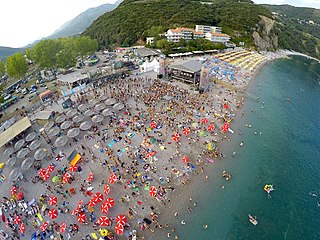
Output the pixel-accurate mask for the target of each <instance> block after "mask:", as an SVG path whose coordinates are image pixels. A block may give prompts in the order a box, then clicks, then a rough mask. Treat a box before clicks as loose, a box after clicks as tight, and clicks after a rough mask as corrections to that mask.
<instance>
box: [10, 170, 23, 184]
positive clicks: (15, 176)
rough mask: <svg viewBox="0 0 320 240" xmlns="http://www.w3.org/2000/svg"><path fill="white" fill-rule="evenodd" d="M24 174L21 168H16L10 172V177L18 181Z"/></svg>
mask: <svg viewBox="0 0 320 240" xmlns="http://www.w3.org/2000/svg"><path fill="white" fill-rule="evenodd" d="M21 175H22V173H21V170H20V168H14V169H12V170H11V172H10V173H9V179H10V180H11V181H17V180H18V178H19V177H20V176H21Z"/></svg>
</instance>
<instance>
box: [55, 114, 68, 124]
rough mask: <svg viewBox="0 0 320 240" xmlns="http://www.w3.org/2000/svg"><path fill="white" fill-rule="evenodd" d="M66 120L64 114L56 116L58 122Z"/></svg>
mask: <svg viewBox="0 0 320 240" xmlns="http://www.w3.org/2000/svg"><path fill="white" fill-rule="evenodd" d="M65 120H66V117H65V116H64V115H60V116H59V117H57V118H56V123H63V122H64V121H65Z"/></svg>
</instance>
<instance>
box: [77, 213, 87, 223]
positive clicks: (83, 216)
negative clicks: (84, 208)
mask: <svg viewBox="0 0 320 240" xmlns="http://www.w3.org/2000/svg"><path fill="white" fill-rule="evenodd" d="M86 219H87V217H86V214H85V213H84V212H81V213H79V214H78V222H79V223H84V222H85V221H86Z"/></svg>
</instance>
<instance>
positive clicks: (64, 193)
mask: <svg viewBox="0 0 320 240" xmlns="http://www.w3.org/2000/svg"><path fill="white" fill-rule="evenodd" d="M285 56H286V55H285V54H278V55H277V54H274V53H265V54H264V55H263V57H265V59H262V57H261V56H258V57H256V59H257V60H254V61H256V62H257V64H256V65H255V63H254V62H248V63H247V65H246V64H245V63H244V66H247V68H245V67H239V66H237V65H230V64H229V63H223V64H225V66H226V67H225V68H223V69H218V70H215V72H214V73H213V74H215V77H216V78H217V79H219V80H220V81H222V82H224V83H225V85H223V84H221V85H220V84H214V83H213V82H212V83H211V86H210V90H209V91H207V92H205V93H203V94H199V93H198V92H195V91H194V90H193V87H192V86H189V85H186V84H183V83H180V82H170V81H167V80H159V79H155V78H154V77H151V76H148V75H135V76H129V77H126V78H121V79H120V78H119V79H118V80H117V81H114V82H107V83H104V84H103V85H102V86H101V87H100V88H99V89H87V90H86V91H85V92H83V94H77V95H74V96H73V98H72V100H74V102H75V104H74V106H73V108H72V110H73V113H71V112H70V111H71V110H70V109H65V110H61V107H59V105H60V103H61V101H62V99H60V100H58V101H57V102H52V103H51V104H50V105H48V106H47V107H46V108H47V109H48V110H51V111H52V110H57V109H59V110H60V111H61V112H60V114H58V115H59V116H58V117H56V118H55V119H54V120H50V122H52V124H51V125H52V126H50V127H48V128H47V129H46V132H47V133H50V131H51V130H52V131H51V132H54V131H53V129H55V128H56V129H57V133H56V134H49V135H50V136H48V138H49V139H50V141H51V142H50V143H47V141H46V140H45V139H44V137H43V136H42V135H40V133H39V129H40V128H42V127H43V126H39V125H38V124H37V123H34V124H33V125H32V127H31V129H28V132H26V133H25V134H24V135H23V136H21V139H25V138H26V137H27V136H28V134H30V133H32V132H35V133H36V137H35V139H38V140H39V142H40V144H39V146H38V147H37V148H35V149H31V148H30V145H31V143H33V142H31V141H30V142H28V141H25V142H24V144H23V146H21V147H20V148H18V147H16V146H15V143H16V141H15V142H14V143H12V144H11V145H10V146H7V147H3V148H1V154H2V155H3V153H4V152H5V150H6V149H9V148H10V147H13V153H11V154H9V155H8V156H6V157H5V159H4V160H5V161H7V160H8V159H9V158H10V157H13V156H14V157H16V161H15V162H14V164H12V166H11V167H9V166H6V165H5V166H4V167H3V168H2V173H1V174H3V175H5V176H6V179H5V180H4V181H3V182H2V184H1V186H0V187H1V195H0V196H1V198H2V216H3V217H2V222H1V221H0V226H1V229H3V230H4V231H6V232H8V233H9V234H12V237H13V238H12V239H30V236H32V235H34V236H37V237H36V238H34V239H46V238H52V239H156V238H155V237H154V236H157V232H160V231H161V232H162V233H163V232H165V234H166V235H167V237H168V238H173V239H178V238H179V233H178V232H176V231H175V228H174V226H171V225H170V224H167V222H168V221H167V219H168V218H170V219H174V218H175V214H176V215H177V214H179V212H181V211H190V212H192V209H193V208H195V207H200V206H197V200H196V197H195V196H194V194H192V192H194V191H196V189H194V188H196V186H197V184H193V183H192V184H190V183H189V182H190V181H192V182H195V183H197V182H198V183H199V182H201V181H206V180H208V179H209V178H211V177H212V176H210V169H211V168H212V167H214V162H216V161H223V158H224V157H225V156H226V154H227V155H228V156H230V155H231V154H230V153H232V149H230V153H224V152H220V146H221V145H223V144H224V143H228V142H229V141H230V138H232V134H234V133H235V134H238V132H237V131H238V127H237V124H236V119H237V118H239V117H241V115H242V114H245V113H244V112H242V110H241V106H242V105H243V102H244V100H245V98H244V91H245V88H246V87H247V85H248V84H249V83H250V81H253V78H254V74H255V72H256V71H258V69H259V67H260V66H261V65H262V64H263V63H265V62H267V61H270V60H273V59H276V58H279V57H285ZM246 59H248V57H247V58H246ZM260 59H261V61H260ZM243 61H246V60H243ZM206 64H209V65H210V64H211V65H212V64H216V65H217V66H222V65H221V64H222V63H221V60H219V59H216V58H214V59H213V58H210V59H209V58H208V61H207V62H206ZM237 64H241V61H240V62H239V63H237ZM211 65H210V66H211ZM216 65H214V66H212V68H213V67H216ZM229 68H230V69H229ZM250 68H252V70H250ZM223 71H230V72H231V71H234V72H235V73H234V74H235V77H234V76H231V75H228V74H223ZM228 73H229V72H228ZM228 86H235V87H236V90H231V89H230V88H228ZM90 111H91V112H90ZM75 116H81V117H79V118H82V120H81V121H79V122H78V121H75V119H74V117H75ZM29 117H32V116H29ZM58 118H60V120H61V119H63V120H62V121H60V120H59V121H57V119H58ZM68 122H70V126H64V125H68V124H67V123H68ZM234 122H235V124H234ZM83 123H87V124H83ZM84 125H87V127H82V126H84ZM47 126H48V125H47ZM72 128H73V129H81V130H80V131H76V132H77V134H76V136H74V137H67V135H68V134H69V131H70V129H72ZM58 138H60V139H58ZM57 139H58V140H62V139H66V140H65V141H64V142H63V144H58V143H57ZM33 141H34V140H33ZM58 142H59V141H58ZM23 148H26V149H28V151H27V152H28V153H27V154H26V155H25V156H23V157H18V156H17V154H18V153H19V151H21V149H23ZM38 149H45V155H44V157H43V158H41V159H39V160H34V161H32V166H30V169H29V168H28V169H24V170H21V175H19V177H20V176H22V177H21V179H22V180H20V181H18V180H13V181H11V180H10V177H9V175H10V172H11V171H12V169H15V168H18V169H20V167H22V166H20V165H21V163H22V162H23V161H24V160H25V159H26V157H31V158H32V159H33V158H34V154H35V153H36V152H37V150H38ZM73 151H75V152H76V153H78V154H79V155H80V156H81V160H80V161H79V162H77V163H76V164H75V167H74V168H71V166H70V162H69V161H68V156H70V155H71V154H72V152H73ZM69 160H70V159H69ZM41 169H44V170H43V172H42V173H41ZM68 175H69V177H68ZM11 177H12V176H11ZM53 178H54V179H55V180H53ZM189 185H192V186H193V189H190V187H189ZM14 189H15V190H14ZM20 192H21V193H22V195H23V196H22V197H21V194H20V196H19V193H20ZM17 196H19V198H18V199H19V200H17ZM52 196H55V197H56V198H57V203H55V204H52V201H51V200H50V198H52ZM10 199H12V200H11V202H12V204H10V203H9V202H10ZM181 199H183V201H181ZM19 202H20V204H19ZM24 203H25V204H24ZM12 205H15V207H12ZM186 205H187V206H186ZM5 209H6V210H5ZM55 210H56V211H55ZM49 212H50V213H49ZM55 212H56V214H53V213H55ZM52 214H53V215H52ZM55 215H57V216H55ZM101 217H107V218H101ZM19 219H20V220H19ZM22 223H23V224H22ZM46 223H47V224H46ZM64 223H65V225H66V227H65V228H63V225H64ZM182 224H183V222H182ZM21 225H23V226H24V227H25V230H23V231H22V230H21ZM61 225H62V227H61ZM203 227H204V228H205V226H203ZM21 232H23V234H22V233H21Z"/></svg>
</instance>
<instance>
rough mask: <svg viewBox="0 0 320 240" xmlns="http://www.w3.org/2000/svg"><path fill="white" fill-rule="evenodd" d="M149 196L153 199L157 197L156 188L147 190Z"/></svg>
mask: <svg viewBox="0 0 320 240" xmlns="http://www.w3.org/2000/svg"><path fill="white" fill-rule="evenodd" d="M149 194H150V196H151V197H155V196H156V195H157V188H156V187H154V186H152V187H151V188H150V189H149Z"/></svg>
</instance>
